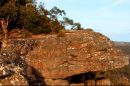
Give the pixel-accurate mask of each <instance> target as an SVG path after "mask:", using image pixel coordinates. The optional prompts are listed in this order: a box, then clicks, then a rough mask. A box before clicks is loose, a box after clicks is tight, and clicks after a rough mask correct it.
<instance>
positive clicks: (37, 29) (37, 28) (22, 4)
mask: <svg viewBox="0 0 130 86" xmlns="http://www.w3.org/2000/svg"><path fill="white" fill-rule="evenodd" d="M37 5H38V4H37V3H36V1H35V0H0V18H2V19H5V20H6V19H8V21H9V24H8V28H7V29H8V30H9V31H10V30H12V29H16V28H17V29H26V30H28V31H30V32H32V33H33V34H41V33H51V32H52V33H58V32H59V31H60V30H63V29H65V27H66V26H70V29H75V30H80V29H83V28H82V27H81V24H80V23H77V22H76V23H75V22H74V21H73V20H72V19H69V18H68V17H66V13H65V11H64V10H61V9H59V8H57V7H53V8H52V9H51V10H47V9H45V7H44V4H43V3H41V4H39V5H38V6H37Z"/></svg>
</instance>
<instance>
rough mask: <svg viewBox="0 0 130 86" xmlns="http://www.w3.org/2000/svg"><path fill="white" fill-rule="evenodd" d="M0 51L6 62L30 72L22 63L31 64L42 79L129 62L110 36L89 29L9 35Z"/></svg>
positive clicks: (59, 77) (71, 74) (109, 67)
mask: <svg viewBox="0 0 130 86" xmlns="http://www.w3.org/2000/svg"><path fill="white" fill-rule="evenodd" d="M0 52H1V54H0V55H1V56H0V58H3V59H5V61H6V60H7V62H8V63H12V62H14V63H15V65H16V66H20V68H23V69H24V68H25V69H26V71H29V72H31V70H30V69H29V68H27V67H25V66H27V65H28V66H30V67H33V68H34V69H35V70H37V71H38V72H39V73H40V74H41V76H42V77H44V78H45V79H65V78H67V77H71V76H73V75H77V74H82V73H87V72H91V71H93V72H96V71H107V70H113V69H116V68H122V67H124V66H125V65H128V64H129V61H128V56H127V55H125V54H123V53H122V52H121V51H120V50H119V49H117V48H115V47H114V46H113V43H112V42H111V41H110V39H109V38H107V37H106V36H104V35H102V34H100V33H97V32H94V31H91V30H79V31H69V32H66V33H65V36H64V37H59V36H57V35H56V34H53V35H45V36H42V37H40V38H26V39H9V40H8V46H6V48H4V49H1V51H0ZM3 52H7V54H6V55H4V53H3ZM9 53H10V57H9V58H8V54H9ZM11 53H12V54H11ZM4 56H5V57H4ZM18 57H19V58H20V59H22V63H21V61H19V58H18ZM24 61H25V63H23V62H24ZM26 63H27V64H26ZM0 72H1V71H0Z"/></svg>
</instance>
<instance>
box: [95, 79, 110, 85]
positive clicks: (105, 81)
mask: <svg viewBox="0 0 130 86" xmlns="http://www.w3.org/2000/svg"><path fill="white" fill-rule="evenodd" d="M102 85H105V86H110V85H111V82H110V80H109V79H101V80H97V81H96V86H102Z"/></svg>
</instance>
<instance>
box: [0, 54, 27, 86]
mask: <svg viewBox="0 0 130 86" xmlns="http://www.w3.org/2000/svg"><path fill="white" fill-rule="evenodd" d="M4 55H6V53H4ZM22 72H23V69H22V68H20V67H18V66H15V65H14V64H13V63H12V64H11V63H9V62H8V61H7V60H5V59H3V58H0V85H26V86H27V85H28V82H27V80H26V78H25V77H24V76H23V75H21V73H22Z"/></svg>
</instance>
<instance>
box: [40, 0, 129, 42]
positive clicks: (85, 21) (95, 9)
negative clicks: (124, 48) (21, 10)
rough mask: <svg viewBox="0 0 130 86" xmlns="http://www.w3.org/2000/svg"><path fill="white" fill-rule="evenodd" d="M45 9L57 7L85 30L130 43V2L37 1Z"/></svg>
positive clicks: (98, 0) (115, 0)
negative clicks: (89, 29)
mask: <svg viewBox="0 0 130 86" xmlns="http://www.w3.org/2000/svg"><path fill="white" fill-rule="evenodd" d="M37 1H38V2H40V1H42V2H44V3H45V8H47V9H51V8H52V7H53V6H57V7H58V8H60V9H63V10H65V12H66V14H67V16H68V17H69V18H71V19H73V20H74V21H76V22H80V23H81V25H82V26H83V27H84V28H92V29H93V30H94V31H97V32H101V33H103V34H104V35H107V36H108V37H109V38H110V39H111V40H113V41H129V42H130V36H129V34H130V0H37Z"/></svg>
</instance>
